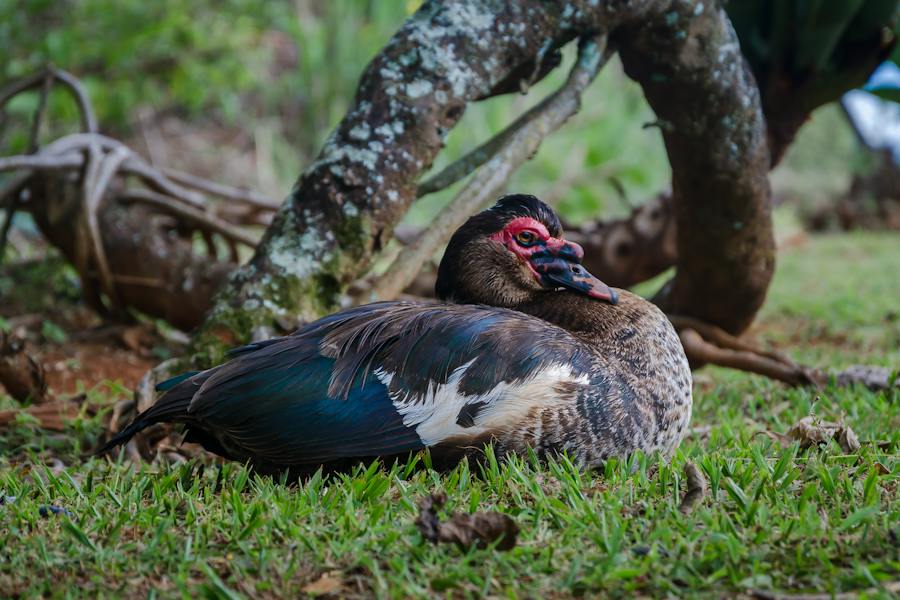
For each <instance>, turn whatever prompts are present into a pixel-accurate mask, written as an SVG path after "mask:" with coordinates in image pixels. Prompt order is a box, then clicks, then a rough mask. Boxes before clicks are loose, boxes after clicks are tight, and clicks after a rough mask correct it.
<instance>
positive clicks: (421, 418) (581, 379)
mask: <svg viewBox="0 0 900 600" xmlns="http://www.w3.org/2000/svg"><path fill="white" fill-rule="evenodd" d="M473 362H475V359H472V360H470V361H469V362H467V363H466V364H464V365H461V366H460V367H457V368H456V369H455V370H454V371H453V373H451V374H450V377H449V378H448V379H447V382H446V383H444V384H439V385H435V384H429V385H428V389H427V391H426V392H425V394H424V395H420V394H410V393H409V392H404V391H396V392H392V393H391V394H390V398H391V401H392V402H393V404H394V407H395V408H396V409H397V412H399V413H400V415H401V416H402V417H403V424H404V425H406V426H407V427H414V428H415V430H416V433H417V434H418V435H419V437H420V438H421V439H422V443H423V444H425V445H426V446H433V445H435V444H437V443H440V442H441V441H442V440H445V439H447V438H449V437H453V436H465V437H476V436H478V435H480V434H483V433H486V432H489V431H497V430H501V431H502V430H503V429H508V428H512V427H516V426H518V425H519V424H520V423H521V422H522V420H523V419H524V418H525V417H526V415H527V414H528V412H529V411H530V410H531V409H533V408H539V407H544V406H553V405H554V404H557V403H561V402H566V401H569V400H572V398H564V397H561V396H560V394H559V392H558V391H557V386H558V385H559V384H561V383H569V384H579V385H588V384H589V383H590V378H589V377H588V376H587V375H586V374H582V375H579V376H576V375H575V374H574V373H573V372H572V368H571V367H570V366H569V365H566V364H554V365H549V366H547V367H545V368H543V369H541V370H540V371H537V372H536V373H535V374H534V375H533V376H532V377H530V378H528V379H525V380H522V381H516V382H513V383H499V384H497V386H496V387H494V389H492V390H491V391H489V392H487V393H486V394H481V395H478V396H466V395H464V394H461V393H460V392H459V382H460V381H461V380H462V378H463V375H465V372H466V369H468V368H469V367H470V366H471V365H472V363H473ZM375 376H376V377H377V378H378V380H379V381H381V383H383V384H384V385H385V386H387V387H388V388H390V385H391V381H392V380H393V378H394V374H393V373H388V372H387V371H385V370H384V369H381V368H379V369H376V370H375ZM479 403H483V404H484V406H482V408H481V409H480V410H479V411H478V414H477V415H476V416H475V419H474V421H475V424H474V425H473V426H472V427H462V426H460V425H457V423H456V419H457V417H458V416H459V412H460V411H461V410H462V409H463V407H465V406H466V405H467V404H479Z"/></svg>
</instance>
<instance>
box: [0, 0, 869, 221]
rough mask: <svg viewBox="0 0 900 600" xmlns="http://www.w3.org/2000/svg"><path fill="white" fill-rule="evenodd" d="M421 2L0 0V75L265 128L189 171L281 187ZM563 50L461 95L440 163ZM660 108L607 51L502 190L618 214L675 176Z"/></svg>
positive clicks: (15, 130)
mask: <svg viewBox="0 0 900 600" xmlns="http://www.w3.org/2000/svg"><path fill="white" fill-rule="evenodd" d="M419 4H420V0H403V1H400V0H397V1H394V0H391V1H380V0H330V1H328V2H322V1H318V0H294V1H286V0H272V1H268V2H266V1H262V0H221V1H214V0H195V1H193V2H179V1H176V0H159V1H157V2H143V1H140V0H55V1H54V0H29V1H28V2H25V3H22V2H20V1H19V0H0V57H3V60H2V61H0V80H2V81H8V80H10V79H11V78H14V77H18V76H21V75H24V74H26V73H30V72H32V71H34V70H36V69H38V68H40V67H41V66H42V65H44V64H46V63H48V62H52V63H53V64H55V65H57V66H59V67H62V68H64V69H67V70H69V71H71V72H72V73H74V74H75V75H77V76H78V77H80V78H81V79H82V80H83V81H84V83H85V85H86V87H87V89H88V91H89V94H90V97H91V100H92V102H93V104H94V106H95V108H96V111H97V116H98V118H99V120H100V123H101V127H102V129H103V130H104V131H105V132H107V133H110V134H112V135H114V136H117V137H120V138H122V139H124V140H125V141H126V142H128V141H129V138H130V137H132V136H134V135H136V130H137V129H138V128H137V127H136V124H137V123H138V122H139V117H138V115H139V114H141V111H142V110H143V111H145V112H147V109H149V112H150V113H151V114H156V115H169V116H174V117H177V118H178V119H181V120H182V121H183V122H187V123H190V124H191V126H192V127H193V126H196V127H204V128H207V129H223V130H227V131H228V132H229V133H230V134H232V133H233V134H234V135H231V137H232V138H234V139H238V140H245V141H244V142H241V143H245V144H246V140H252V141H253V143H256V144H259V143H260V140H259V137H260V135H263V134H264V135H265V136H266V140H265V143H266V145H267V148H268V149H267V151H266V152H257V153H256V156H255V161H256V170H255V171H254V169H253V168H249V167H247V168H245V171H246V172H244V171H238V172H234V170H233V168H232V166H231V165H229V166H228V167H224V166H221V165H220V166H219V167H218V168H220V171H218V172H216V171H211V172H202V171H201V172H198V174H199V175H203V176H206V177H210V178H212V179H220V180H222V179H224V180H228V181H230V182H232V183H242V184H245V185H249V186H253V187H257V186H259V185H260V183H261V182H260V180H259V177H260V176H259V172H260V171H263V170H264V171H267V172H271V173H274V176H275V179H276V184H275V187H277V188H278V193H283V192H285V191H287V190H288V189H289V188H290V185H291V183H292V182H293V180H294V179H295V178H296V177H297V174H298V173H299V172H300V171H301V170H302V169H303V167H304V165H306V164H308V163H309V162H311V161H312V160H313V159H314V157H315V155H316V153H317V152H318V149H319V147H320V146H321V144H322V143H323V141H324V139H325V137H326V136H327V135H328V133H329V132H330V130H331V129H332V128H333V127H334V126H335V125H336V123H337V122H338V121H339V119H340V118H341V116H342V115H343V114H344V112H345V111H346V109H347V107H348V105H349V104H350V102H351V101H352V98H353V95H354V91H355V88H356V83H357V81H358V79H359V76H360V74H361V72H362V70H363V69H364V68H365V65H366V64H367V63H368V61H369V60H371V58H372V57H373V56H374V55H375V54H376V53H377V52H378V50H379V49H380V48H381V47H382V46H383V45H384V43H385V42H386V41H387V40H388V39H389V38H390V36H391V35H392V34H393V32H394V31H395V30H396V29H397V28H398V27H399V26H400V25H401V24H402V23H403V21H404V19H405V18H406V17H407V16H408V15H410V14H411V13H412V12H413V11H414V10H415V9H416V8H417V7H418V5H419ZM565 54H566V60H565V62H564V64H563V65H562V66H561V67H560V68H559V69H557V70H556V71H555V72H554V73H552V74H551V75H550V76H549V77H547V78H546V79H545V80H544V81H541V82H540V83H538V84H537V85H535V86H534V87H533V88H532V90H531V91H530V93H528V94H527V95H517V94H514V95H508V96H504V97H500V98H494V99H491V100H488V101H485V102H481V103H477V104H475V105H472V106H470V107H469V108H468V110H467V112H466V114H465V116H464V118H463V120H462V122H461V123H460V125H459V126H458V127H456V128H455V129H454V130H453V131H452V132H451V134H450V136H449V138H448V140H447V147H446V148H445V151H444V152H443V153H442V154H441V156H440V157H439V158H438V161H437V163H436V165H435V168H441V167H442V166H444V165H446V164H447V163H448V162H450V161H452V160H454V159H455V158H457V157H459V156H461V155H462V154H463V153H464V152H466V151H468V150H469V149H471V148H472V147H474V146H475V145H477V144H479V143H481V142H482V141H484V140H486V139H487V138H488V137H489V136H491V135H492V134H493V133H495V132H497V131H499V130H500V129H502V128H503V127H504V126H506V125H507V124H508V123H509V122H511V121H512V120H513V119H514V118H515V117H516V116H518V115H519V114H521V112H522V111H524V110H526V109H527V108H528V107H529V106H531V105H533V104H535V103H537V102H538V101H539V100H540V99H541V98H542V97H543V96H544V95H546V94H548V93H550V92H551V91H552V90H553V89H555V88H556V87H557V86H558V85H560V84H561V82H562V81H563V79H564V77H565V74H566V72H567V70H568V68H569V66H570V65H571V61H572V60H573V54H574V52H573V49H572V48H567V49H566V52H565ZM36 102H37V94H28V95H23V96H21V97H19V98H17V100H16V101H15V102H14V103H13V104H12V106H11V110H10V112H11V119H10V124H9V126H7V127H6V128H5V129H2V128H0V154H7V153H12V152H19V151H22V150H23V149H24V148H25V146H26V144H27V138H28V130H29V127H28V124H29V122H30V118H31V113H32V111H33V109H34V107H35V105H36ZM48 115H49V117H50V118H49V122H50V123H52V124H53V126H52V127H45V130H44V132H43V135H44V141H47V140H48V139H50V138H52V137H54V136H56V135H59V134H61V133H63V132H65V131H67V130H71V129H72V128H73V127H75V126H76V125H77V114H76V112H75V107H74V105H73V104H72V102H71V101H70V100H69V98H68V97H67V96H66V94H64V93H63V92H62V91H57V92H54V94H53V95H52V96H51V102H50V106H49V111H48ZM140 118H144V117H140ZM654 120H655V119H654V116H653V114H652V112H651V111H650V109H649V107H648V106H647V104H646V102H645V101H644V99H643V95H642V93H641V91H640V88H639V87H638V86H637V85H635V84H634V83H633V82H631V81H630V80H629V79H628V78H627V77H626V76H625V75H624V74H623V72H622V70H621V67H620V66H619V63H618V62H617V61H616V60H614V61H612V62H611V63H610V65H608V66H607V68H605V69H604V70H603V72H602V73H601V75H600V77H599V78H598V81H597V82H596V83H595V84H594V85H593V86H591V88H590V89H589V90H588V92H587V93H586V95H585V97H584V101H583V107H582V111H581V113H579V114H578V115H577V116H576V117H574V118H573V119H572V120H571V121H570V122H569V123H568V124H566V126H565V127H564V128H563V129H562V130H561V131H560V132H558V133H557V134H555V135H553V136H551V137H550V138H549V139H547V140H546V141H545V143H544V144H543V146H542V148H541V150H540V152H539V153H538V154H537V156H536V157H535V158H534V159H533V160H532V161H531V162H530V163H529V164H528V165H526V166H525V167H524V168H523V169H521V170H520V171H519V172H518V173H517V174H516V175H515V177H514V178H513V180H512V182H511V183H510V186H509V189H510V190H515V191H523V192H529V193H534V194H537V195H539V196H541V197H543V198H545V199H547V200H550V201H552V202H554V203H556V204H557V206H558V207H559V208H560V210H561V212H562V213H563V214H564V215H565V216H567V217H569V218H570V219H571V220H575V221H578V220H581V219H584V218H588V217H594V216H598V215H601V214H602V215H603V216H605V217H609V216H614V215H620V214H623V213H625V212H627V211H628V209H629V208H630V206H632V205H635V204H639V203H641V202H643V201H644V200H645V199H647V198H649V197H651V196H653V195H655V194H656V193H657V192H658V191H659V190H660V189H662V188H664V187H665V186H666V185H667V184H668V181H669V166H668V161H667V159H666V156H665V151H664V149H663V146H662V143H661V136H660V133H659V131H658V129H656V128H643V127H642V125H644V124H645V123H649V122H652V121H654ZM67 128H68V129H67ZM261 132H262V133H261ZM830 135H837V136H838V137H843V138H844V139H848V140H851V141H850V142H849V143H850V145H851V146H853V147H854V148H856V147H855V145H854V144H855V143H854V142H853V141H852V139H851V138H852V134H851V133H850V132H849V130H848V129H847V128H846V127H845V126H844V127H843V128H842V129H841V130H840V131H838V132H837V133H833V132H832V133H831V134H830ZM169 143H171V144H178V143H179V142H178V140H171V141H170V142H169ZM236 143H237V142H236ZM216 148H217V147H216V146H214V149H216ZM222 150H224V148H222ZM816 152H818V151H816ZM807 162H808V161H807ZM260 163H265V164H263V165H262V166H260ZM843 164H846V163H843ZM177 166H182V167H184V165H181V164H178V165H177ZM189 167H190V168H196V166H195V165H193V164H192V165H189ZM226 171H227V173H226ZM225 175H227V177H226V176H225ZM454 192H455V189H453V188H451V189H449V190H445V191H444V192H442V193H439V194H435V195H433V196H429V197H427V198H425V199H424V200H423V201H421V202H418V203H417V204H416V205H415V207H414V209H413V210H412V211H411V213H410V215H409V220H411V221H413V222H426V221H427V219H428V218H430V216H431V215H433V214H434V212H435V211H436V210H438V209H439V208H440V207H441V206H443V204H444V203H445V202H446V201H447V200H448V199H449V198H450V197H451V196H452V194H453V193H454Z"/></svg>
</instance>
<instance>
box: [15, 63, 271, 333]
mask: <svg viewBox="0 0 900 600" xmlns="http://www.w3.org/2000/svg"><path fill="white" fill-rule="evenodd" d="M54 82H60V83H62V84H64V85H66V86H67V87H68V88H69V89H70V90H71V91H72V92H73V96H74V97H75V98H76V101H77V103H78V106H79V108H80V110H81V115H82V122H83V127H84V129H85V130H86V131H85V132H83V133H78V134H73V135H68V136H65V137H62V138H60V139H57V140H55V141H54V142H52V143H50V144H47V145H46V146H44V147H42V148H39V147H38V140H37V131H38V129H39V121H40V119H41V118H42V115H43V110H42V105H43V102H40V103H39V106H38V110H37V112H36V114H35V118H34V124H33V127H32V135H33V139H32V148H33V150H34V152H33V153H32V154H28V155H20V156H10V157H2V158H0V172H13V175H12V176H11V177H10V178H9V179H8V181H7V182H6V183H5V184H4V185H2V186H0V207H3V206H5V207H6V208H7V209H8V211H7V212H8V215H7V217H6V219H5V221H4V223H3V226H2V229H0V249H2V243H3V242H5V239H6V236H7V234H8V232H9V228H10V226H11V224H12V213H13V212H14V211H16V210H26V211H29V212H30V213H31V214H32V215H33V216H34V218H35V221H36V222H37V224H38V226H39V227H40V229H41V232H42V233H43V234H44V236H45V237H46V238H47V240H48V241H49V242H50V243H51V244H53V245H54V246H56V247H57V248H59V249H60V250H61V251H62V253H63V254H64V255H65V256H66V258H67V259H68V260H69V261H70V262H71V263H72V264H73V265H74V266H75V268H76V269H77V271H78V273H79V276H80V278H81V280H82V287H83V290H84V295H85V298H86V300H87V301H88V303H89V304H90V305H91V306H92V307H93V308H95V309H96V310H97V311H98V312H100V313H101V314H103V315H106V316H116V317H117V318H119V319H122V320H127V319H128V318H129V313H128V311H129V309H131V308H136V309H138V310H141V311H143V312H145V313H147V314H150V315H151V316H155V317H161V318H164V319H167V320H169V321H170V322H171V323H172V324H173V325H175V326H177V327H181V328H185V329H189V328H192V327H194V326H196V325H197V324H198V323H199V321H200V319H201V317H202V316H203V314H204V313H205V312H206V311H207V309H208V308H209V306H210V304H211V302H212V296H213V294H214V293H215V291H216V290H217V289H218V288H219V286H220V284H221V283H222V282H223V281H224V280H225V277H226V276H227V275H228V274H229V273H230V272H231V271H232V270H233V269H234V268H235V267H236V266H237V264H238V263H239V262H240V260H241V257H240V255H239V250H238V248H239V246H245V247H249V248H251V249H252V248H255V246H256V243H257V241H258V239H259V230H257V231H255V232H249V231H246V230H244V229H242V228H241V227H243V226H248V225H249V226H258V225H261V224H265V223H267V222H268V219H269V218H270V217H271V215H272V213H273V212H274V210H275V209H276V208H277V206H278V203H277V202H276V201H275V200H271V199H268V198H266V197H264V196H262V195H260V194H258V193H255V192H252V191H250V190H244V189H238V188H233V187H230V186H226V185H222V184H218V183H214V182H211V181H206V180H204V179H201V178H199V177H196V176H193V175H189V174H187V173H182V172H180V171H174V170H162V171H161V170H158V169H156V168H154V167H153V166H151V165H150V164H148V163H147V162H146V161H145V160H144V159H143V158H141V157H140V156H138V155H137V154H136V153H135V152H133V151H132V150H130V149H129V148H128V147H126V146H125V145H124V144H122V143H121V142H119V141H117V140H114V139H112V138H109V137H106V136H103V135H100V134H99V133H97V124H96V119H95V118H94V115H93V110H92V108H91V106H90V102H89V101H88V99H87V96H86V95H85V94H84V91H83V89H82V88H81V86H80V84H79V83H78V80H77V79H75V78H74V77H73V76H71V75H70V74H68V73H65V72H64V71H60V70H58V69H49V70H47V71H46V72H41V73H38V74H35V75H32V76H30V77H26V78H24V79H22V80H20V81H17V82H13V83H11V84H10V85H8V86H6V87H5V88H3V90H0V109H2V108H3V106H4V104H5V103H6V102H7V101H8V100H9V99H11V98H12V97H13V96H15V95H16V94H18V93H21V92H23V91H26V90H29V89H33V88H34V87H36V86H38V85H40V84H43V85H44V88H43V91H44V93H46V90H47V88H48V86H50V85H52V84H53V83H54ZM132 179H135V180H137V181H136V182H134V183H131V182H130V180H132ZM138 183H139V184H142V186H141V185H138ZM204 194H210V195H212V196H215V197H218V198H221V199H223V200H226V201H227V202H212V201H210V199H208V198H207V196H205V195H204ZM173 234H174V235H173ZM195 234H196V235H197V236H199V237H200V238H201V239H202V240H203V241H204V242H205V245H206V255H205V256H204V255H203V254H202V252H200V253H198V252H197V250H196V249H195V247H194V238H195ZM217 240H221V243H217ZM220 246H224V247H225V248H227V251H228V255H227V257H226V259H225V260H219V247H220Z"/></svg>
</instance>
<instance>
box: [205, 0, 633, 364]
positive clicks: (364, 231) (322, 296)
mask: <svg viewBox="0 0 900 600" xmlns="http://www.w3.org/2000/svg"><path fill="white" fill-rule="evenodd" d="M644 4H646V3H635V2H613V1H609V2H602V3H601V2H597V1H596V0H593V1H592V0H585V1H581V2H579V1H576V0H572V1H569V2H542V1H539V0H532V1H526V2H502V1H499V0H453V1H443V2H442V1H437V0H432V1H429V2H426V3H425V4H424V5H423V6H422V7H421V8H420V9H419V10H418V11H417V12H416V13H415V14H414V15H413V16H412V17H411V18H410V19H409V20H408V21H407V22H406V23H405V24H404V25H403V26H402V27H401V28H400V29H399V30H398V31H397V33H396V34H395V35H394V36H393V38H392V39H391V40H390V41H389V42H388V44H387V45H386V46H385V47H384V49H383V50H382V52H381V53H379V54H378V55H377V56H376V57H375V58H374V59H373V60H372V62H371V63H370V64H369V65H368V67H367V68H366V70H365V72H364V73H363V75H362V78H361V80H360V83H359V87H358V90H357V94H356V98H355V100H354V104H353V107H352V108H351V109H350V111H349V112H348V113H347V115H346V116H345V117H344V119H343V120H342V121H341V123H340V124H339V125H338V127H337V129H336V130H335V131H334V132H333V133H332V135H331V136H330V137H329V139H328V141H327V142H326V144H325V146H324V148H323V149H322V152H321V153H320V155H319V157H318V158H317V160H316V161H315V162H314V163H313V164H312V165H310V166H309V168H308V169H306V171H305V172H304V173H303V175H301V177H300V179H299V181H298V182H297V184H296V185H295V187H294V189H293V190H292V192H291V193H290V194H289V195H288V197H287V199H286V200H285V202H284V205H283V206H282V207H281V209H280V210H279V212H278V213H277V215H276V217H275V219H274V220H273V222H272V224H271V226H270V227H269V228H268V230H267V232H266V235H265V236H264V238H263V240H262V242H261V243H260V245H259V246H258V248H257V250H256V253H255V255H254V256H253V258H252V259H251V260H250V261H249V262H248V263H247V264H246V265H244V266H243V267H241V268H240V269H238V271H237V272H236V273H235V274H234V275H233V276H232V278H231V279H230V281H229V283H228V284H227V285H226V286H225V288H224V289H223V290H222V292H221V293H220V294H219V296H218V298H217V300H216V302H215V306H214V308H213V310H212V311H211V312H210V314H209V316H208V318H207V319H206V322H205V323H204V325H203V326H202V327H201V328H200V330H199V331H198V332H197V334H196V335H195V337H194V344H193V351H194V356H195V358H196V362H197V363H198V364H201V365H202V364H210V363H212V362H216V361H218V360H220V359H221V358H222V356H223V355H224V351H225V349H226V348H227V347H230V346H233V345H235V344H239V343H244V342H247V341H249V340H251V339H253V338H254V337H264V336H268V335H272V334H274V333H276V332H278V331H279V330H289V329H291V328H293V327H294V326H296V325H297V324H298V323H300V322H303V321H309V320H312V319H315V318H318V317H320V316H322V315H323V314H325V313H327V312H329V311H331V310H333V309H334V308H336V307H337V306H338V302H339V298H340V296H341V292H342V291H343V290H345V289H346V288H347V286H349V285H350V284H351V283H352V282H353V281H354V280H355V279H357V278H358V277H359V276H360V275H362V274H364V273H365V272H366V270H367V269H368V267H369V266H370V264H371V262H372V259H373V257H374V256H375V255H376V254H377V253H378V252H379V251H380V250H381V249H382V248H383V247H384V246H385V245H386V243H387V241H388V240H389V239H390V236H391V234H392V232H393V228H394V226H395V225H396V224H397V222H399V220H400V219H401V218H402V217H403V215H404V214H405V213H406V211H407V209H408V208H409V205H410V203H411V202H412V201H413V200H414V199H415V197H416V189H417V186H418V181H419V178H420V176H421V175H422V173H424V172H425V171H426V170H427V169H428V168H430V166H431V164H432V161H433V160H434V158H435V157H436V156H437V154H438V152H439V151H440V150H441V148H442V147H443V145H444V139H445V137H446V135H447V133H448V132H449V130H450V129H451V128H452V127H453V126H454V125H455V124H456V123H457V121H458V120H459V119H460V117H461V116H462V114H463V111H464V110H465V107H466V105H467V103H469V102H472V101H476V100H480V99H483V98H487V97H490V96H492V95H496V94H499V93H507V92H509V91H510V90H511V89H512V88H513V87H516V86H512V85H511V83H510V82H511V81H512V80H513V79H515V78H516V77H519V76H524V74H526V73H527V74H528V76H529V77H531V76H532V75H533V74H534V73H537V74H538V76H541V75H543V74H545V73H546V71H547V70H548V69H546V68H543V69H542V68H541V66H542V65H541V57H542V56H545V55H548V54H552V53H554V52H555V51H556V49H558V48H559V47H561V46H562V45H564V44H565V43H566V42H568V41H570V40H571V39H573V38H574V37H576V36H577V35H579V34H586V33H589V32H592V31H596V30H597V29H599V28H600V26H601V25H602V26H603V28H604V29H605V28H606V27H607V26H608V25H612V24H614V23H615V22H616V20H617V19H622V18H625V17H626V16H632V17H633V16H634V14H635V12H639V11H640V10H643V6H644ZM535 67H536V68H535Z"/></svg>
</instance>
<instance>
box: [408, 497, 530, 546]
mask: <svg viewBox="0 0 900 600" xmlns="http://www.w3.org/2000/svg"><path fill="white" fill-rule="evenodd" d="M446 501H447V496H446V495H444V494H443V493H437V494H431V495H429V496H427V497H425V498H423V499H422V500H421V501H420V502H419V516H418V517H417V518H416V527H418V528H419V531H420V532H421V533H422V537H424V538H425V539H426V540H428V541H430V542H432V543H434V544H439V543H444V544H449V543H453V544H456V545H457V546H459V547H460V548H461V549H467V548H470V547H472V546H478V547H479V548H486V547H487V546H488V545H490V544H492V543H494V542H497V545H496V548H497V549H498V550H511V549H512V548H514V547H515V545H516V539H517V537H518V535H519V526H518V525H516V522H515V521H513V520H512V518H511V517H510V516H509V515H505V514H503V513H499V512H494V511H490V512H476V513H472V514H469V515H467V514H462V513H453V514H451V515H450V518H449V519H447V520H446V521H443V522H441V520H440V519H439V518H438V516H437V511H438V510H440V509H441V507H443V506H444V503H445V502H446Z"/></svg>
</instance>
